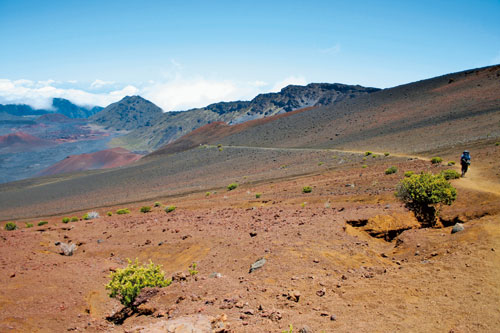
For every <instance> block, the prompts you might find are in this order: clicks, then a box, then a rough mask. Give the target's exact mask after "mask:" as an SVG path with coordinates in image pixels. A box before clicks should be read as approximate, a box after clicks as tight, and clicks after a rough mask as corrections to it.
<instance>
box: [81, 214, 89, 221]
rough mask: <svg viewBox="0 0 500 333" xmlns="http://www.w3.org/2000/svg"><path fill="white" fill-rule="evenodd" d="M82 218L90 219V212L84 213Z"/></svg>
mask: <svg viewBox="0 0 500 333" xmlns="http://www.w3.org/2000/svg"><path fill="white" fill-rule="evenodd" d="M82 220H90V217H89V213H87V214H85V215H83V216H82Z"/></svg>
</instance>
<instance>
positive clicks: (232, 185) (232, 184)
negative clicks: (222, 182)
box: [227, 183, 238, 191]
mask: <svg viewBox="0 0 500 333" xmlns="http://www.w3.org/2000/svg"><path fill="white" fill-rule="evenodd" d="M237 187H238V183H231V184H229V185H227V190H228V191H232V190H234V189H235V188H237Z"/></svg>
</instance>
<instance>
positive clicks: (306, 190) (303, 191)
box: [302, 186, 313, 193]
mask: <svg viewBox="0 0 500 333" xmlns="http://www.w3.org/2000/svg"><path fill="white" fill-rule="evenodd" d="M312 190H313V189H312V187H311V186H304V187H303V188H302V193H311V192H312Z"/></svg>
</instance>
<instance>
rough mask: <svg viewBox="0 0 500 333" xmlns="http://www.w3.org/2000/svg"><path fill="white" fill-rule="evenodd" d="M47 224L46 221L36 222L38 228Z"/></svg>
mask: <svg viewBox="0 0 500 333" xmlns="http://www.w3.org/2000/svg"><path fill="white" fill-rule="evenodd" d="M47 223H49V222H47V221H40V222H38V226H42V225H46V224H47Z"/></svg>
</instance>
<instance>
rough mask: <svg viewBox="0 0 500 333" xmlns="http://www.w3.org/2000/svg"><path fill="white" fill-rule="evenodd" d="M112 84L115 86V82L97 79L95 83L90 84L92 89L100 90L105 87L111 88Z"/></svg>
mask: <svg viewBox="0 0 500 333" xmlns="http://www.w3.org/2000/svg"><path fill="white" fill-rule="evenodd" d="M112 84H115V81H103V80H99V79H96V80H95V81H94V82H92V83H91V84H90V88H92V89H99V88H102V87H104V86H109V85H112Z"/></svg>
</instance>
